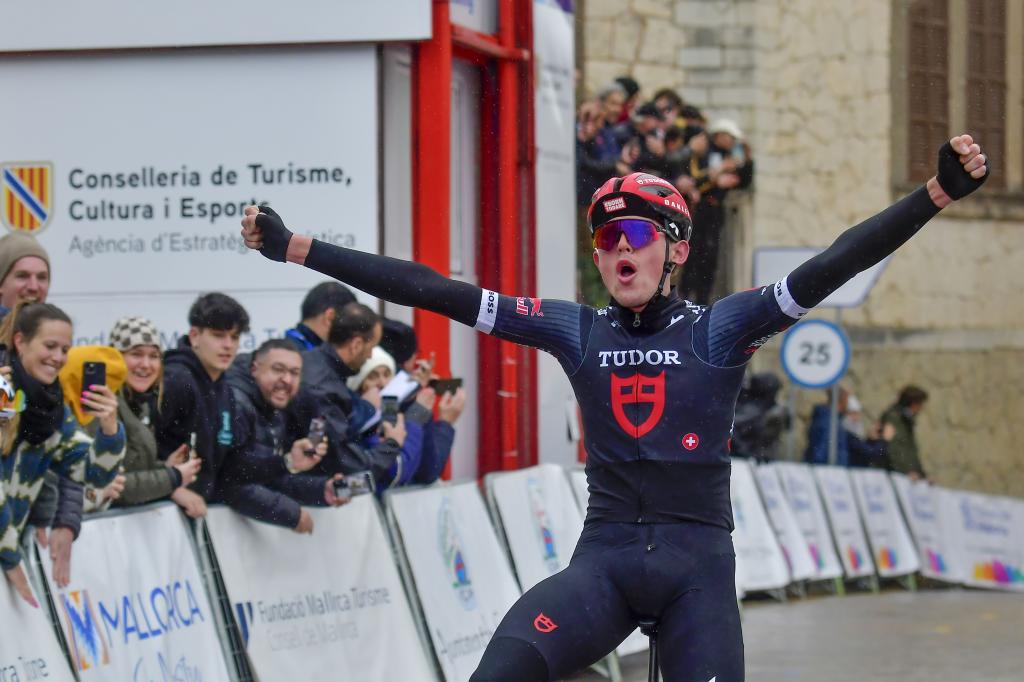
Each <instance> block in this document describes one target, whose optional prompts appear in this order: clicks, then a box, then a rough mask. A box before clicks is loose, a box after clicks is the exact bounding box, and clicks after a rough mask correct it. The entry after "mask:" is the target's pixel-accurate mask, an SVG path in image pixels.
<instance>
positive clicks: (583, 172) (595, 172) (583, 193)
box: [576, 102, 639, 206]
mask: <svg viewBox="0 0 1024 682" xmlns="http://www.w3.org/2000/svg"><path fill="white" fill-rule="evenodd" d="M605 116H606V115H605V112H604V108H602V106H601V104H600V102H587V103H585V104H583V105H582V106H581V107H580V110H579V114H578V120H577V122H576V202H577V204H578V205H579V206H589V205H590V197H591V196H592V195H593V194H594V191H595V190H596V189H597V188H598V187H600V186H601V184H602V183H603V182H604V181H605V180H607V179H608V178H610V177H612V176H614V175H616V174H619V175H626V174H628V173H630V172H631V170H632V164H633V162H635V161H636V159H637V154H638V153H639V147H638V146H637V145H636V144H628V145H626V146H625V147H623V146H622V145H620V144H619V141H618V140H617V139H616V134H615V129H614V128H610V127H608V126H607V125H605V121H606V120H607V119H606V118H605Z"/></svg>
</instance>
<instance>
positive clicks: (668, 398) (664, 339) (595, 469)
mask: <svg viewBox="0 0 1024 682" xmlns="http://www.w3.org/2000/svg"><path fill="white" fill-rule="evenodd" d="M787 292H788V290H787V287H786V285H785V282H780V283H779V284H778V285H777V286H776V287H762V288H760V289H753V290H750V291H745V292H741V293H737V294H734V295H732V296H729V297H727V298H724V299H722V300H720V301H718V302H716V303H715V304H714V305H712V306H711V307H708V308H705V307H703V306H698V305H695V304H693V303H690V302H688V301H684V300H682V299H680V298H679V297H678V296H676V295H675V292H674V291H673V292H672V294H671V295H670V296H669V297H667V298H664V299H661V300H659V301H658V302H656V303H654V304H652V305H650V306H648V308H647V309H645V310H644V312H643V313H642V314H640V315H637V314H636V313H633V312H631V311H629V310H626V309H624V308H621V307H619V306H617V305H611V306H608V307H606V308H601V309H597V310H595V309H594V308H590V307H588V306H583V305H580V304H578V303H570V302H568V301H558V300H549V299H538V298H525V297H523V298H516V297H512V296H503V295H500V294H497V293H495V292H493V291H488V290H484V291H483V293H482V296H481V303H480V312H479V315H478V318H477V322H476V329H478V330H480V331H483V332H487V333H490V334H494V335H495V336H498V337H500V338H503V339H506V340H509V341H514V342H516V343H520V344H524V345H529V346H535V347H537V348H540V349H541V350H544V351H547V352H549V353H551V354H552V355H554V356H555V358H557V359H558V361H559V363H560V364H561V365H562V368H563V369H564V370H565V373H566V374H567V375H568V377H569V380H570V382H571V383H572V387H573V390H574V391H575V394H576V399H577V401H578V402H579V404H580V408H581V412H582V414H583V430H584V436H585V447H586V451H587V477H588V479H589V482H590V506H589V509H588V511H587V518H588V520H600V521H612V522H635V523H645V522H651V523H664V522H674V521H701V522H704V523H709V524H713V525H716V526H722V527H725V528H729V529H731V528H732V512H731V505H730V502H729V445H730V443H729V438H730V435H731V430H732V419H733V410H734V408H735V404H736V396H737V394H738V393H739V390H740V382H741V381H742V378H743V371H744V369H745V363H746V361H747V360H748V359H749V358H750V357H751V354H752V353H753V352H754V351H755V350H756V349H757V348H758V347H759V346H761V345H762V344H763V343H764V342H765V341H767V340H768V339H769V338H771V336H772V335H774V334H776V333H778V332H780V331H782V330H784V329H786V328H787V327H789V326H790V325H792V324H793V323H794V322H795V321H796V318H798V317H799V316H801V315H802V314H804V313H805V312H806V310H805V309H803V308H801V307H799V306H797V305H796V304H795V302H793V301H792V299H791V297H789V296H788V293H787Z"/></svg>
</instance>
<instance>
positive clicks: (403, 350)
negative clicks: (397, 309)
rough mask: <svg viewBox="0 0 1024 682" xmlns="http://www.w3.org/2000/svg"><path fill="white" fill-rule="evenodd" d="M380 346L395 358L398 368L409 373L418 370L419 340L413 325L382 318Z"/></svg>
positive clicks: (411, 373)
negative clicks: (417, 353)
mask: <svg viewBox="0 0 1024 682" xmlns="http://www.w3.org/2000/svg"><path fill="white" fill-rule="evenodd" d="M380 347H381V348H382V349H383V350H384V351H385V352H386V353H387V354H388V355H390V356H391V357H392V358H393V359H394V361H395V369H396V370H398V369H401V370H404V371H405V372H406V373H408V374H409V375H413V374H414V373H415V372H416V352H417V351H418V350H419V342H418V341H417V339H416V331H415V330H414V329H413V328H412V327H410V326H409V325H407V324H405V323H404V322H399V321H398V320H391V319H388V318H386V317H385V318H382V319H381V336H380Z"/></svg>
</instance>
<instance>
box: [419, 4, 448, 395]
mask: <svg viewBox="0 0 1024 682" xmlns="http://www.w3.org/2000/svg"><path fill="white" fill-rule="evenodd" d="M433 10H434V18H433V36H432V38H431V39H430V40H429V41H427V42H423V43H420V44H419V45H417V48H416V60H415V64H414V72H413V98H412V101H413V105H412V108H413V138H412V156H413V158H412V172H413V202H412V218H413V228H412V245H413V258H414V259H415V260H416V261H418V262H420V263H424V264H425V265H429V266H430V267H432V268H434V269H435V270H437V271H438V272H440V273H441V274H442V275H444V276H446V277H447V276H448V275H449V274H450V264H451V255H450V244H449V241H450V239H449V235H450V233H451V230H450V225H451V206H450V205H449V204H450V199H449V195H450V185H451V177H450V172H451V97H452V95H451V92H452V37H451V23H450V21H449V18H448V1H447V0H434V5H433ZM413 321H414V325H415V328H416V336H417V337H418V338H419V341H420V349H421V352H422V353H424V354H429V353H434V354H435V356H436V358H437V364H436V365H435V367H436V370H437V372H438V373H439V374H441V375H442V376H446V375H447V374H448V373H449V372H450V371H451V369H450V362H449V348H450V342H449V322H448V319H447V318H445V317H442V316H440V315H437V314H434V313H430V312H427V311H425V310H420V309H419V308H417V309H416V310H415V312H414V314H413Z"/></svg>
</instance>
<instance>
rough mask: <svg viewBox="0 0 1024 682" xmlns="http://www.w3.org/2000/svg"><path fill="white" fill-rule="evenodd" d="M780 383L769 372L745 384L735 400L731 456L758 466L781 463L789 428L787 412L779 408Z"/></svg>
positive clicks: (750, 379) (752, 378)
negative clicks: (770, 462)
mask: <svg viewBox="0 0 1024 682" xmlns="http://www.w3.org/2000/svg"><path fill="white" fill-rule="evenodd" d="M781 389H782V381H780V380H779V377H777V376H776V375H775V374H773V373H771V372H761V373H758V374H753V375H751V376H750V378H749V379H748V380H746V381H744V386H743V388H742V389H741V390H740V395H739V398H738V399H737V400H736V416H735V418H734V420H733V436H732V452H733V454H734V455H736V456H738V457H751V458H754V459H756V460H758V461H761V462H769V461H773V460H777V459H780V458H781V457H780V452H779V449H780V444H781V441H782V433H783V431H786V430H788V429H789V427H790V423H791V421H792V417H791V415H790V414H789V410H788V409H786V408H785V407H784V406H782V405H779V404H778V402H777V396H778V394H779V391H780V390H781Z"/></svg>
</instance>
